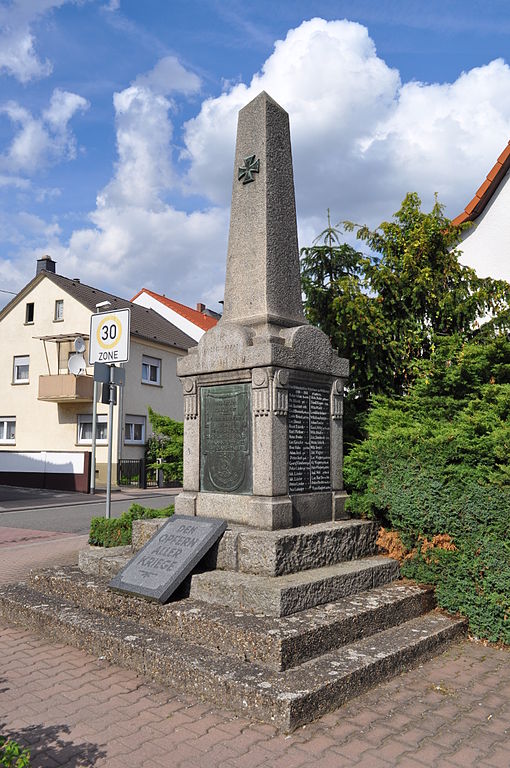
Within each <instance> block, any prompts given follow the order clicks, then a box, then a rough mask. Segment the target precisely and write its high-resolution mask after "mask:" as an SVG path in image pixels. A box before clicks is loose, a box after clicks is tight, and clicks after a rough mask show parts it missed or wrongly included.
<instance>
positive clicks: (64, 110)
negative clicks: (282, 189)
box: [0, 19, 510, 303]
mask: <svg viewBox="0 0 510 768" xmlns="http://www.w3.org/2000/svg"><path fill="white" fill-rule="evenodd" d="M199 89H200V81H199V79H198V77H197V76H196V75H195V74H194V73H192V72H189V71H188V70H186V69H185V68H184V67H183V66H182V65H181V64H180V63H179V62H178V61H177V60H176V59H175V58H173V57H164V58H163V59H162V60H160V61H159V62H158V63H157V64H156V66H155V67H154V69H153V70H151V72H149V73H145V74H141V75H139V76H138V77H137V78H136V79H135V80H134V81H133V82H132V83H131V84H130V85H129V87H127V88H126V89H125V90H123V91H121V92H119V93H116V94H115V95H114V107H115V122H116V135H117V152H118V157H117V162H116V164H115V168H114V173H113V176H112V179H111V181H110V182H109V183H108V184H107V185H106V186H105V188H104V189H103V190H101V191H100V192H99V194H98V196H97V206H96V209H95V210H94V211H93V212H92V213H91V214H90V217H89V218H90V222H91V225H90V226H89V227H84V228H81V229H79V230H76V231H75V232H74V233H73V234H72V235H71V237H70V239H69V241H68V242H67V243H66V244H62V243H61V242H59V239H58V238H59V234H58V232H56V231H54V232H51V236H49V237H48V242H47V244H46V245H44V248H43V249H42V250H44V251H45V252H46V251H47V252H50V253H52V255H53V256H54V257H55V258H56V259H57V260H58V261H59V270H61V271H62V272H63V273H64V274H71V273H73V274H79V275H81V277H82V279H83V280H86V281H88V282H90V283H92V284H98V285H101V286H104V287H105V288H109V289H110V290H112V291H115V292H117V293H119V294H121V295H122V294H124V295H129V294H132V293H134V292H136V291H137V290H138V289H139V288H141V287H142V285H146V286H147V287H152V288H154V289H155V290H157V291H160V292H165V293H167V295H171V296H174V297H175V298H177V299H179V300H183V301H187V302H189V303H193V302H194V301H197V300H205V301H209V302H213V301H216V300H217V299H218V298H220V297H221V293H222V286H223V282H222V281H223V275H224V265H225V255H226V240H227V223H228V216H229V213H228V205H229V202H230V199H229V198H230V190H231V179H232V159H233V149H234V141H235V130H236V121H237V113H238V110H239V109H240V108H241V107H242V106H244V105H245V104H246V103H247V102H248V101H249V100H250V99H252V98H254V97H255V96H256V95H257V94H258V93H259V92H260V91H261V90H263V89H264V90H266V91H267V92H268V93H269V94H271V96H273V98H275V99H276V100H277V101H278V102H279V103H280V104H281V105H282V106H283V107H284V108H285V109H287V110H288V112H289V113H290V120H291V132H292V142H293V154H294V170H295V180H296V193H297V203H298V215H299V226H300V242H301V244H302V245H305V244H308V243H310V242H311V240H312V239H313V237H314V236H315V235H316V234H317V233H318V232H319V231H320V230H321V229H322V228H323V227H324V225H325V219H326V209H327V208H328V207H329V208H330V209H331V213H332V217H333V220H334V221H337V220H339V219H344V218H350V219H353V220H355V221H358V222H368V223H369V224H372V225H376V224H378V223H379V222H380V221H381V220H382V219H385V218H386V219H387V218H390V217H391V215H392V213H393V212H394V211H395V210H397V209H398V207H399V204H400V202H401V200H402V199H403V197H404V195H405V193H406V192H408V191H411V190H413V191H414V190H416V191H418V193H419V194H420V195H421V196H422V198H423V199H424V203H425V205H430V204H431V202H432V200H433V193H434V192H435V191H438V192H439V194H440V199H441V200H442V201H443V202H445V203H446V204H447V206H448V208H447V212H448V213H449V215H451V216H452V217H453V216H455V215H456V214H457V213H459V212H460V211H461V210H462V209H463V208H464V206H465V204H466V203H467V202H468V200H469V199H470V198H471V196H472V194H473V193H474V191H475V189H476V188H477V187H478V186H479V184H480V183H481V182H482V180H483V178H484V176H485V174H486V173H487V171H488V170H489V169H490V167H491V166H492V165H493V163H494V162H495V160H496V158H497V156H498V155H499V153H500V152H501V150H502V149H503V147H504V146H505V145H506V143H507V141H508V138H509V136H510V68H509V67H508V65H507V64H506V63H505V62H503V61H501V60H496V61H493V62H491V63H489V64H487V65H486V66H482V67H478V68H476V69H473V70H470V71H468V72H465V73H463V74H462V75H460V76H459V78H458V79H457V80H456V81H455V82H453V83H442V84H437V83H436V84H424V83H419V82H411V83H405V84H402V83H401V79H400V76H399V73H398V72H397V71H396V70H395V69H391V68H390V67H388V66H387V64H386V63H385V62H384V61H383V60H382V59H381V58H380V57H379V56H378V55H377V51H376V49H375V46H374V43H373V41H372V40H371V38H370V37H369V34H368V31H367V29H366V28H365V27H363V26H361V25H360V24H357V23H353V22H349V21H345V20H344V21H334V22H327V21H324V20H322V19H312V20H311V21H307V22H304V23H303V24H301V25H300V26H299V27H298V28H297V29H293V30H290V31H289V33H288V34H287V36H286V37H285V39H284V40H280V41H277V42H276V44H275V47H274V51H273V53H272V54H271V56H270V57H269V58H268V59H267V61H266V62H265V63H264V65H263V67H262V69H261V70H260V72H258V73H256V74H254V75H253V77H252V79H251V81H250V82H249V83H248V84H244V83H238V84H235V85H226V86H225V91H224V93H222V94H221V95H220V96H219V97H217V98H208V99H205V100H204V101H203V103H202V105H201V108H200V110H199V112H198V114H197V116H196V117H195V118H194V119H192V120H190V121H188V123H187V124H186V125H185V127H184V145H183V146H182V147H181V159H182V158H184V159H185V160H187V166H186V167H187V172H186V173H185V174H184V175H183V171H182V165H179V164H176V163H175V162H174V160H175V158H174V153H175V151H176V149H175V147H174V145H173V142H174V141H175V138H174V122H176V120H177V119H178V111H177V103H178V102H177V97H176V94H181V95H183V96H185V97H187V96H189V95H190V94H196V93H197V92H199ZM79 98H80V97H75V99H79ZM79 108H82V106H81V104H80V103H79V102H77V101H76V100H75V101H71V100H66V99H59V98H57V97H56V98H55V99H54V100H52V102H51V104H50V106H49V108H48V109H47V110H46V111H45V112H44V113H43V115H42V116H41V118H39V119H38V120H36V119H35V118H32V117H31V116H30V115H28V114H27V113H26V112H24V111H23V109H22V108H21V107H19V105H15V104H12V105H11V106H10V107H9V109H10V110H11V119H13V120H17V121H18V124H19V125H20V126H21V130H20V141H19V147H17V154H16V155H15V158H17V159H18V164H19V165H18V167H21V166H22V165H23V162H25V165H27V164H29V161H28V159H27V160H24V158H29V157H31V153H30V151H28V150H24V146H28V147H29V148H30V147H33V155H34V156H35V157H37V156H48V153H49V154H51V152H50V150H49V146H48V142H50V143H51V141H52V140H53V139H54V138H55V136H57V137H59V138H60V139H61V141H60V143H58V142H57V146H59V147H61V148H62V147H64V149H63V150H61V151H63V153H64V154H65V152H66V151H72V141H71V143H69V142H68V143H66V139H65V137H66V136H69V134H68V133H67V130H68V129H67V128H66V129H65V130H64V131H63V133H62V132H60V133H59V131H57V130H56V129H55V127H54V124H55V125H62V124H64V125H65V126H67V122H66V121H68V120H69V119H70V118H69V115H71V114H74V113H75V110H76V109H79ZM73 110H74V111H73ZM34 123H35V124H34ZM62 137H63V138H62ZM22 139H23V140H22ZM66 147H67V149H65V148H66ZM69 148H70V149H69ZM38 153H39V154H38ZM13 156H14V155H13ZM212 168H213V169H214V170H211V169H212ZM0 171H1V168H0ZM183 189H185V190H186V191H188V192H190V193H192V194H198V195H201V196H202V199H203V197H204V196H207V198H208V201H210V204H209V202H208V203H206V205H205V206H204V208H203V210H201V211H197V212H196V213H192V214H187V213H186V212H184V211H182V210H178V209H177V204H176V203H175V202H174V203H173V204H172V203H171V202H170V201H171V200H172V199H174V200H175V199H178V197H174V198H172V195H174V194H176V195H178V194H180V193H182V191H183ZM32 258H33V256H31V259H32Z"/></svg>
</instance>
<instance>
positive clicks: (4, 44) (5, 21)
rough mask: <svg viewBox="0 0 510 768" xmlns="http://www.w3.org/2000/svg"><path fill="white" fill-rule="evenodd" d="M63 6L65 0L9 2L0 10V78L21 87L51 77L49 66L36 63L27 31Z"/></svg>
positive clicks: (46, 62)
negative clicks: (31, 81)
mask: <svg viewBox="0 0 510 768" xmlns="http://www.w3.org/2000/svg"><path fill="white" fill-rule="evenodd" d="M66 2H69V0H13V1H12V2H10V3H8V4H7V5H3V6H0V30H1V32H0V74H8V75H11V76H12V77H15V78H16V79H17V80H19V81H20V82H21V83H28V82H29V81H30V80H34V79H38V78H41V77H47V76H48V75H49V74H51V71H52V64H51V62H50V61H49V60H48V59H44V60H42V59H40V58H39V56H38V54H37V52H36V49H35V38H34V36H33V34H32V31H31V27H32V26H33V24H34V22H35V21H36V20H37V19H38V18H39V17H40V16H42V15H43V14H45V13H47V12H48V11H51V10H52V9H54V8H59V7H60V6H61V5H64V4H65V3H66Z"/></svg>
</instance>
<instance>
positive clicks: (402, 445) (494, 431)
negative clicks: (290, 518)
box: [345, 337, 510, 643]
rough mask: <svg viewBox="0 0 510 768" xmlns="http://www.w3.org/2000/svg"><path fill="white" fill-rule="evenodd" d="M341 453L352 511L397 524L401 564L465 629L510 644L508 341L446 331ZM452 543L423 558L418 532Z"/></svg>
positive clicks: (377, 405) (375, 408)
mask: <svg viewBox="0 0 510 768" xmlns="http://www.w3.org/2000/svg"><path fill="white" fill-rule="evenodd" d="M367 432H368V437H367V439H366V440H365V441H364V442H363V443H361V444H359V445H358V446H356V447H355V448H354V449H353V450H352V451H351V453H350V454H349V456H347V457H346V460H345V480H346V485H347V487H348V490H350V492H351V499H350V502H349V506H350V509H351V512H352V513H353V514H355V515H358V516H361V517H371V518H376V519H378V520H380V521H381V523H382V524H383V525H386V526H389V527H391V528H392V529H394V530H396V531H398V533H399V534H400V536H401V538H402V541H403V543H404V545H405V546H406V547H407V549H408V550H409V551H413V550H414V549H416V552H415V554H414V556H413V557H412V558H411V559H408V560H406V561H405V563H404V564H403V567H402V572H403V574H404V575H405V576H409V577H410V578H415V579H416V580H418V581H421V582H426V583H433V584H435V585H436V587H437V589H436V594H437V599H438V603H439V605H441V606H442V607H444V608H445V609H447V610H449V611H452V612H457V611H458V612H461V613H463V614H464V615H466V616H467V617H468V619H469V624H470V628H471V631H472V632H473V633H475V634H476V635H479V636H481V637H485V638H487V639H489V640H492V641H498V640H499V641H503V642H505V643H510V342H509V341H508V340H506V339H505V338H503V337H500V338H498V339H496V340H492V341H489V342H486V343H485V344H477V343H470V344H465V343H463V342H462V341H460V340H458V339H447V340H445V341H444V342H443V343H442V344H441V345H440V346H439V348H438V349H437V350H436V352H435V354H434V355H433V357H432V360H431V361H430V362H429V363H423V364H422V375H421V377H420V379H419V380H418V381H417V382H416V384H415V386H414V387H413V388H412V389H411V391H410V392H409V394H408V395H407V396H406V397H404V398H394V399H390V398H378V399H376V400H375V401H374V405H373V408H372V410H371V412H370V414H369V416H368V420H367ZM437 534H449V535H450V536H451V538H452V540H453V543H454V544H455V546H456V551H443V550H435V551H434V552H433V553H428V554H427V555H425V556H423V555H422V553H421V551H420V547H417V543H418V537H419V536H422V537H423V536H424V537H428V538H431V537H433V536H435V535H437Z"/></svg>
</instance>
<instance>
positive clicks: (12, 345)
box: [0, 278, 185, 485]
mask: <svg viewBox="0 0 510 768" xmlns="http://www.w3.org/2000/svg"><path fill="white" fill-rule="evenodd" d="M57 300H58V301H61V300H63V302H64V305H63V319H62V320H58V321H55V302H56V301H57ZM27 303H33V305H34V308H33V312H34V319H33V322H31V323H27V322H26V317H27V315H26V306H27ZM90 317H91V312H90V310H88V309H87V308H86V307H85V306H84V305H82V304H81V303H80V302H79V301H77V300H76V299H74V298H73V297H71V296H70V295H69V294H67V293H66V292H65V291H63V290H62V288H61V287H60V286H59V285H57V284H56V283H54V282H52V280H51V279H50V278H43V279H42V280H41V281H40V282H39V283H37V284H36V285H35V286H34V287H33V288H32V290H31V291H30V292H29V293H27V295H26V296H24V297H23V298H22V299H21V300H20V301H19V302H18V303H17V304H16V305H15V306H14V307H12V309H11V310H10V311H9V312H8V313H7V314H6V315H5V317H4V318H3V319H2V320H1V321H0V350H1V361H2V365H1V366H0V421H1V420H2V418H3V419H8V418H13V417H14V418H15V419H16V437H15V442H7V441H5V440H3V441H2V440H0V451H1V452H12V453H13V455H14V454H16V455H18V456H19V455H20V454H23V453H24V454H28V453H30V452H40V451H43V452H45V451H46V452H51V451H58V452H60V451H66V452H83V451H90V450H91V445H90V443H88V444H87V443H83V442H80V441H79V435H78V417H79V416H80V415H85V414H90V415H91V414H92V402H59V403H57V402H47V401H42V400H39V399H38V393H39V376H40V375H56V374H58V373H59V359H58V352H57V350H58V346H57V344H56V343H55V342H51V341H46V342H43V341H42V340H41V339H39V338H37V337H39V336H58V335H62V334H69V335H71V334H80V335H86V336H88V334H89V329H90ZM66 344H67V347H69V348H71V346H72V342H68V343H66ZM63 351H64V348H63ZM182 354H185V352H184V351H182V350H174V349H171V348H169V347H167V346H165V345H158V344H157V343H151V342H149V341H148V342H147V343H143V342H142V341H141V340H140V341H138V340H135V339H134V338H133V337H132V339H131V353H130V360H129V362H127V363H126V364H125V368H126V384H125V387H124V388H123V391H122V394H120V395H119V397H118V404H117V406H115V407H114V428H113V457H114V463H116V462H117V457H118V456H122V457H124V458H142V457H143V455H144V452H145V447H144V443H143V444H142V443H138V444H135V443H128V444H126V442H125V421H126V416H138V417H143V418H144V419H145V431H144V438H145V440H146V439H147V437H148V435H149V434H150V424H149V420H148V406H149V405H150V406H151V407H152V408H153V409H154V410H155V411H157V412H158V413H161V414H165V415H169V416H170V417H171V418H173V419H176V420H179V421H182V420H183V396H182V388H181V384H180V382H179V380H178V379H177V374H176V361H177V358H178V357H179V356H180V355H182ZM144 355H148V356H150V357H152V358H154V359H157V360H160V361H161V371H160V382H159V383H158V384H157V385H154V384H145V383H143V382H142V362H143V356H144ZM21 356H29V359H30V362H29V377H28V380H27V381H26V382H23V383H16V382H15V381H14V380H13V364H14V358H15V357H21ZM84 356H85V359H86V361H88V346H87V351H86V353H85V355H84ZM64 357H65V365H67V348H66V349H65V355H64V354H63V355H62V358H64ZM61 362H63V360H62V361H61ZM64 372H66V367H62V365H61V366H60V373H64ZM87 373H88V374H90V375H92V374H93V367H91V366H89V367H87ZM99 390H100V388H99ZM107 413H108V406H107V405H104V404H102V403H100V402H99V403H98V414H101V415H103V416H104V417H106V415H107ZM13 460H14V456H13ZM106 463H107V445H106V444H104V443H103V444H101V443H98V445H97V448H96V466H97V468H98V470H99V476H98V478H97V482H98V484H99V485H102V484H103V483H104V481H105V478H106ZM115 478H116V470H115V468H114V479H115Z"/></svg>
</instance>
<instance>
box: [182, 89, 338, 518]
mask: <svg viewBox="0 0 510 768" xmlns="http://www.w3.org/2000/svg"><path fill="white" fill-rule="evenodd" d="M250 169H251V170H250ZM245 171H246V172H245ZM248 171H249V172H248ZM224 300H225V311H224V315H223V318H222V319H221V320H220V322H219V323H218V324H217V325H216V326H215V327H214V328H212V329H211V330H209V331H208V332H207V333H206V334H204V336H203V337H202V338H201V339H200V342H199V343H198V345H197V347H194V348H193V349H191V350H190V351H189V354H188V355H187V356H186V357H183V358H180V359H179V360H178V363H177V369H178V375H179V377H180V378H181V380H182V384H183V391H184V413H185V422H184V482H183V492H182V493H181V494H180V495H179V496H178V497H177V499H176V506H175V509H176V512H178V513H180V514H184V515H199V516H205V517H212V518H220V519H225V520H227V521H229V522H231V523H240V524H244V525H250V526H253V527H256V528H260V529H262V530H277V529H281V528H290V527H296V526H301V525H309V524H311V523H318V522H327V521H331V520H338V519H343V518H345V517H346V514H345V510H344V505H345V498H346V495H345V493H344V491H343V479H342V458H343V453H342V399H343V388H344V383H345V380H346V378H347V376H348V373H349V365H348V361H347V360H345V359H343V358H339V357H338V355H337V353H336V352H335V351H334V350H333V349H332V347H331V344H330V342H329V339H328V338H327V336H326V335H325V334H324V333H323V332H322V331H320V330H319V329H318V328H315V327H313V326H311V325H309V324H308V323H307V322H306V320H305V318H304V315H303V308H302V300H301V283H300V269H299V252H298V243H297V228H296V210H295V200H294V181H293V170H292V152H291V143H290V130H289V117H288V114H287V113H286V112H285V110H284V109H282V107H280V106H279V105H278V104H277V103H276V102H275V101H274V100H273V99H272V98H271V97H270V96H268V94H267V93H265V92H262V93H261V94H259V95H258V96H257V97H256V98H255V99H254V100H253V101H252V102H250V103H249V104H248V105H247V106H246V107H244V108H243V109H242V110H241V111H240V113H239V121H238V129H237V143H236V150H235V162H234V179H233V187H232V209H231V220H230V234H229V245H228V256H227V270H226V285H225V297H224ZM232 384H235V385H240V386H248V388H249V391H250V401H251V402H250V406H249V413H248V414H247V419H248V421H247V426H246V428H245V429H244V432H243V430H242V429H241V433H242V434H245V433H246V432H247V431H249V445H248V446H247V447H246V446H244V445H243V447H242V450H241V446H240V444H237V445H236V441H235V440H234V439H232V435H231V434H230V431H231V430H232V431H233V430H234V427H233V423H234V422H233V421H232V425H231V426H229V425H228V423H227V422H228V419H227V420H226V422H225V423H223V422H222V424H221V426H218V427H217V428H216V430H214V419H213V429H212V432H211V434H213V435H214V434H215V435H216V437H214V436H213V437H211V438H210V439H211V441H212V444H211V445H207V455H206V453H205V451H206V448H205V443H206V439H205V436H206V435H207V436H208V435H209V434H210V433H209V429H210V427H209V422H207V421H206V420H205V417H204V414H203V413H202V408H203V394H204V390H205V388H208V387H213V386H214V387H221V386H223V387H225V386H226V385H232ZM298 389H299V390H300V391H301V392H302V393H305V395H304V396H306V393H307V392H308V393H312V394H311V395H310V396H315V397H319V395H320V398H322V401H321V402H322V406H321V407H322V408H323V409H324V408H325V413H324V412H323V414H322V417H321V416H320V414H319V416H317V417H315V416H314V417H313V418H319V419H320V424H319V422H317V425H316V426H315V427H312V425H311V422H310V428H309V431H308V426H307V425H305V426H303V428H302V430H301V431H300V429H301V427H300V426H299V425H298V427H297V431H296V429H294V432H293V433H292V435H291V432H290V428H289V417H290V416H294V417H295V416H296V413H297V410H296V406H294V405H292V404H291V405H289V403H290V402H291V398H290V394H291V393H292V392H295V391H297V390H298ZM243 391H244V392H245V390H243ZM243 397H246V395H245V394H244V395H243ZM320 398H319V399H320ZM232 402H233V403H234V398H232ZM317 407H318V406H317ZM234 412H235V405H232V414H234ZM300 413H301V412H300ZM303 413H304V411H303ZM221 418H222V419H224V418H225V413H224V412H223V413H222V415H221ZM233 418H234V416H233V415H232V419H233ZM237 418H238V417H237V416H236V419H237ZM303 418H305V417H303ZM310 419H312V416H310ZM204 421H205V426H204ZM236 425H237V426H236V429H240V428H239V426H238V422H237V421H236ZM248 427H249V430H248ZM221 435H223V439H222V437H221ZM207 439H209V438H207ZM291 442H292V445H291ZM309 446H310V448H309ZM318 446H319V447H321V448H320V450H321V451H322V453H320V451H319V453H320V457H319V458H317V457H316V454H314V450H315V449H317V448H318ZM308 450H309V453H307V451H308ZM211 455H212V459H211ZM317 455H318V454H317ZM290 457H292V464H291V463H290V462H291V459H290ZM307 457H308V458H307ZM211 467H212V469H211ZM291 470H292V472H293V474H289V473H290V472H291ZM211 471H212V472H213V475H210V472H211ZM236 473H237V474H236ZM296 473H297V474H296ZM300 473H302V475H301V474H300ZM237 475H239V478H237ZM204 477H205V478H206V480H205V479H204ZM301 478H302V479H301ZM237 480H238V482H237ZM237 488H241V490H236V489H237Z"/></svg>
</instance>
